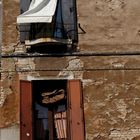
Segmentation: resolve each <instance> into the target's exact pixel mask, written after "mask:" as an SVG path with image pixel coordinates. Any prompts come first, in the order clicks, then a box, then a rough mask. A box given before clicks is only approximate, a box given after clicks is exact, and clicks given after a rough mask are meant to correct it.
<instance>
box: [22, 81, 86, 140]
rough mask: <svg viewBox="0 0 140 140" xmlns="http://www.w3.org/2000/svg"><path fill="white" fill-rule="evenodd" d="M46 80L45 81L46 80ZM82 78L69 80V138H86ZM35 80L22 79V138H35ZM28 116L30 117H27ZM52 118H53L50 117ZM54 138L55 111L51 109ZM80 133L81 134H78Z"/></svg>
mask: <svg viewBox="0 0 140 140" xmlns="http://www.w3.org/2000/svg"><path fill="white" fill-rule="evenodd" d="M44 82H45V81H44ZM81 87H82V86H81V81H80V80H67V98H68V99H67V101H68V102H67V106H68V108H67V128H68V129H67V140H77V139H79V138H80V140H85V128H84V109H83V95H82V89H81ZM33 102H34V101H33V81H25V80H21V81H20V140H34V120H33ZM27 116H28V117H27ZM50 118H51V119H50ZM48 119H50V120H49V121H48V122H49V123H50V124H49V126H50V127H51V128H50V130H52V131H50V133H49V136H50V139H49V140H53V123H52V121H53V112H52V110H51V109H50V110H49V117H48ZM78 134H80V135H78Z"/></svg>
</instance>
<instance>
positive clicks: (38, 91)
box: [34, 81, 67, 140]
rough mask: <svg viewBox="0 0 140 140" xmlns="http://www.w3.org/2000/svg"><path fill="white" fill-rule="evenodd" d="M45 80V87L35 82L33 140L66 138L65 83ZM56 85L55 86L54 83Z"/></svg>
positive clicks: (60, 139)
mask: <svg viewBox="0 0 140 140" xmlns="http://www.w3.org/2000/svg"><path fill="white" fill-rule="evenodd" d="M51 83H52V82H51V81H50V83H49V82H46V85H48V87H47V88H45V87H44V86H45V84H44V83H43V87H42V88H40V87H39V86H40V84H39V85H37V83H36V82H35V86H34V87H35V89H34V102H35V104H34V131H35V140H50V139H51V140H52V139H53V140H66V139H67V135H66V134H67V129H66V128H67V127H66V126H67V115H66V114H67V93H66V87H65V86H66V83H65V82H62V83H63V85H62V83H61V81H60V83H57V82H56V81H54V82H53V85H51ZM56 83H57V85H58V86H55V85H54V84H56Z"/></svg>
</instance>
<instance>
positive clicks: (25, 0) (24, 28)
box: [19, 0, 30, 43]
mask: <svg viewBox="0 0 140 140" xmlns="http://www.w3.org/2000/svg"><path fill="white" fill-rule="evenodd" d="M29 6H30V0H20V13H21V14H22V13H24V12H25V11H27V10H28V9H29ZM19 31H20V41H21V42H22V43H23V42H25V40H26V39H28V38H29V32H30V24H24V25H19Z"/></svg>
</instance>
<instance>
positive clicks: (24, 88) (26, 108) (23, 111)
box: [20, 81, 33, 140]
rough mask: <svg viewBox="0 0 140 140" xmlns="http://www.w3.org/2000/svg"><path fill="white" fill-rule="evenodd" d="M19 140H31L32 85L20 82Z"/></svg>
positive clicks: (27, 82)
mask: <svg viewBox="0 0 140 140" xmlns="http://www.w3.org/2000/svg"><path fill="white" fill-rule="evenodd" d="M20 140H33V131H32V83H31V82H29V81H21V82H20Z"/></svg>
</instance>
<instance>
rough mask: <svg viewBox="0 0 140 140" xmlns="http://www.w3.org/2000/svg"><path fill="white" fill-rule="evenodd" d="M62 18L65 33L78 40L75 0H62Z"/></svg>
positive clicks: (75, 40)
mask: <svg viewBox="0 0 140 140" xmlns="http://www.w3.org/2000/svg"><path fill="white" fill-rule="evenodd" d="M62 19H63V23H64V28H65V31H66V32H67V35H68V36H69V37H70V39H72V40H73V41H74V42H78V29H77V10H76V0H62Z"/></svg>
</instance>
